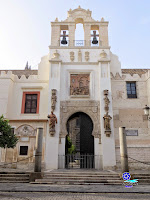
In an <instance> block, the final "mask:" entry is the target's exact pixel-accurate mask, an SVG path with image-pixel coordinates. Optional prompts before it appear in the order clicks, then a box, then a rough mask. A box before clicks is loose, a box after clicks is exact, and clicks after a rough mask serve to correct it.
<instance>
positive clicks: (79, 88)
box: [70, 74, 90, 95]
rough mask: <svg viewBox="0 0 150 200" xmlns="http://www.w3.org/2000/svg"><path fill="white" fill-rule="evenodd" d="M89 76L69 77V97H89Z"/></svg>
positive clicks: (75, 75)
mask: <svg viewBox="0 0 150 200" xmlns="http://www.w3.org/2000/svg"><path fill="white" fill-rule="evenodd" d="M89 82H90V74H71V75H70V95H89Z"/></svg>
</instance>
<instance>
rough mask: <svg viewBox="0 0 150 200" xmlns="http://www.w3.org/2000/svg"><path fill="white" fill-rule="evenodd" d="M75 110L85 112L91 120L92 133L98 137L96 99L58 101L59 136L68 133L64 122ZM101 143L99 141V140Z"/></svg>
mask: <svg viewBox="0 0 150 200" xmlns="http://www.w3.org/2000/svg"><path fill="white" fill-rule="evenodd" d="M76 112H83V113H85V114H87V115H88V116H89V117H90V118H91V120H92V122H93V132H92V135H93V136H94V137H95V138H100V140H101V137H100V136H101V133H100V103H99V102H98V101H92V100H91V101H89V100H88V101H79V100H77V101H61V102H60V130H61V132H60V138H64V137H66V135H67V134H68V132H67V128H66V124H67V121H68V119H69V117H70V116H71V115H73V114H74V113H76ZM99 143H101V141H100V142H99Z"/></svg>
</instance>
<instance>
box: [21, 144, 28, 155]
mask: <svg viewBox="0 0 150 200" xmlns="http://www.w3.org/2000/svg"><path fill="white" fill-rule="evenodd" d="M20 155H23V156H27V155H28V146H20Z"/></svg>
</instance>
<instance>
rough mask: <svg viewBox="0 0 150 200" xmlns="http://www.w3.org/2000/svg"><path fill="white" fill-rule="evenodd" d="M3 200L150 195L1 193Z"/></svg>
mask: <svg viewBox="0 0 150 200" xmlns="http://www.w3.org/2000/svg"><path fill="white" fill-rule="evenodd" d="M0 199H1V200H35V199H36V200H49V199H50V200H117V199H119V200H120V199H122V200H127V199H130V200H133V199H140V200H145V199H150V195H149V194H121V195H120V194H117V193H116V194H103V193H100V194H94V193H90V194H85V193H84V194H81V193H47V192H46V193H35V192H34V193H15V192H12V193H5V192H0Z"/></svg>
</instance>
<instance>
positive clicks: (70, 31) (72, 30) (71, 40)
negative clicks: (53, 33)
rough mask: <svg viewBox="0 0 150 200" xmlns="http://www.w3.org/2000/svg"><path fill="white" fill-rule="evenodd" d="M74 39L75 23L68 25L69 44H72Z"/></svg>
mask: <svg viewBox="0 0 150 200" xmlns="http://www.w3.org/2000/svg"><path fill="white" fill-rule="evenodd" d="M74 40H75V24H73V25H72V24H70V25H69V46H71V47H73V46H74Z"/></svg>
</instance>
